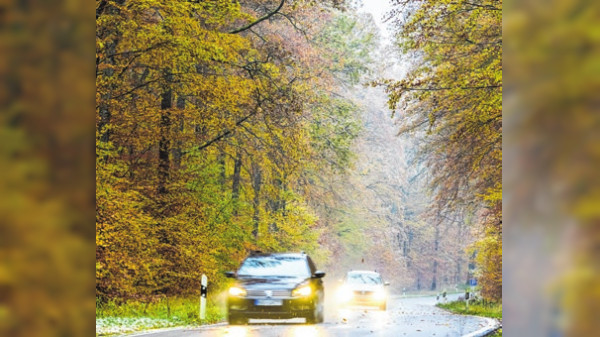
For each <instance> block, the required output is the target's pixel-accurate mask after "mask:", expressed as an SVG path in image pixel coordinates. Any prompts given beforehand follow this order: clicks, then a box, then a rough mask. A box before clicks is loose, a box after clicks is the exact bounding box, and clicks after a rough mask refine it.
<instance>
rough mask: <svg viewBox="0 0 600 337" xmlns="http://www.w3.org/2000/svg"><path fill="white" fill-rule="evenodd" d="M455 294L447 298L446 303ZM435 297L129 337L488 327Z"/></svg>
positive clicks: (450, 332)
mask: <svg viewBox="0 0 600 337" xmlns="http://www.w3.org/2000/svg"><path fill="white" fill-rule="evenodd" d="M457 296H458V295H451V296H449V299H450V300H453V299H456V297H457ZM435 303H436V299H435V297H418V298H402V297H398V296H394V297H392V298H390V299H389V300H388V310H387V311H379V310H377V309H367V308H353V309H344V310H336V309H334V306H333V305H329V306H328V308H329V309H330V310H329V311H328V312H327V315H326V316H325V323H322V324H316V325H306V324H303V322H304V320H303V319H293V320H250V324H249V325H247V326H229V325H227V324H226V323H221V324H215V325H211V326H204V327H198V328H187V329H173V330H167V331H161V332H147V333H144V334H136V335H131V336H142V335H143V336H149V337H150V336H151V337H192V336H194V337H217V336H218V337H221V336H223V337H225V336H227V337H255V336H265V337H276V336H278V337H279V336H280V337H317V336H318V337H325V336H348V337H350V336H352V337H355V336H442V337H446V336H447V337H454V336H465V335H468V334H470V333H473V332H475V331H478V330H481V329H482V328H485V327H486V326H489V325H490V321H489V320H488V319H485V318H480V317H474V316H461V315H455V314H451V313H448V312H447V311H445V310H442V309H439V308H437V307H435Z"/></svg>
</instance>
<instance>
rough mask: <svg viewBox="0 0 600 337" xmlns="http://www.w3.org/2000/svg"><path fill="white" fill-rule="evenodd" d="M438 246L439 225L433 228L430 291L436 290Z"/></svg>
mask: <svg viewBox="0 0 600 337" xmlns="http://www.w3.org/2000/svg"><path fill="white" fill-rule="evenodd" d="M439 246H440V225H439V224H438V225H437V226H435V239H434V247H433V279H432V281H431V290H435V289H437V267H438V250H439Z"/></svg>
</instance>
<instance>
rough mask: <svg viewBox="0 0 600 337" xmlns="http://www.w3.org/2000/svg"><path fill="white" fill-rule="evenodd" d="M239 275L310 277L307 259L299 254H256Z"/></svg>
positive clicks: (245, 262)
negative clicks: (298, 255)
mask: <svg viewBox="0 0 600 337" xmlns="http://www.w3.org/2000/svg"><path fill="white" fill-rule="evenodd" d="M238 276H240V277H244V276H284V277H308V276H310V271H309V270H308V264H307V263H306V259H304V258H301V257H297V256H276V255H272V256H256V257H249V258H247V259H246V260H245V261H244V263H243V264H242V266H241V267H240V269H239V270H238Z"/></svg>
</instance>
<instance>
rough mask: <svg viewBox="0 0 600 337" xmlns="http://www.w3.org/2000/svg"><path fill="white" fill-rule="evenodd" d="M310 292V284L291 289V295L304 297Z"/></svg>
mask: <svg viewBox="0 0 600 337" xmlns="http://www.w3.org/2000/svg"><path fill="white" fill-rule="evenodd" d="M310 294H312V288H311V287H310V285H304V286H300V287H298V288H296V289H294V290H292V296H294V297H306V296H310Z"/></svg>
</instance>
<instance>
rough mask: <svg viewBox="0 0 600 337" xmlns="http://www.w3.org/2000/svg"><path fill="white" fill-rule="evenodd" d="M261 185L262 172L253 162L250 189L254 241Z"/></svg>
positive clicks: (256, 236)
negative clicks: (251, 190) (251, 194)
mask: <svg viewBox="0 0 600 337" xmlns="http://www.w3.org/2000/svg"><path fill="white" fill-rule="evenodd" d="M261 184H262V172H261V170H260V166H259V165H258V164H256V163H255V162H253V163H252V189H253V190H254V200H253V203H252V204H253V206H254V215H253V216H252V221H253V223H254V228H253V229H252V235H253V236H254V239H255V240H256V239H258V223H259V220H260V219H259V212H260V188H261Z"/></svg>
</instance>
